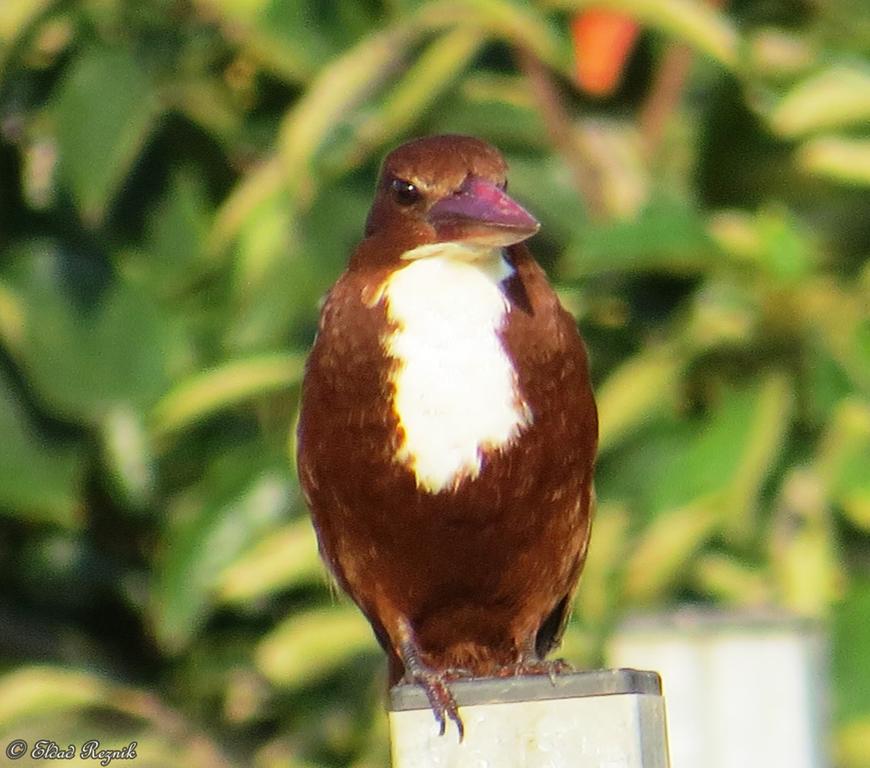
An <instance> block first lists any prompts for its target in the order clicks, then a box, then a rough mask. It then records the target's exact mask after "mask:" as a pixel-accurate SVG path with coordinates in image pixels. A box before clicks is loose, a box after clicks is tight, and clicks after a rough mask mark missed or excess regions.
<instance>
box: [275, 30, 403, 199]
mask: <svg viewBox="0 0 870 768" xmlns="http://www.w3.org/2000/svg"><path fill="white" fill-rule="evenodd" d="M415 36H416V32H415V28H414V26H413V25H412V24H409V23H404V24H397V25H394V26H392V27H388V28H387V29H385V30H383V31H381V32H377V33H374V34H371V35H369V36H368V37H366V38H365V39H364V40H363V41H362V42H360V43H358V44H357V45H356V46H354V47H353V48H351V49H350V50H349V51H347V52H346V53H344V54H342V55H341V56H339V57H338V58H336V59H334V60H333V61H331V62H330V63H329V64H328V65H327V66H325V67H324V68H323V69H322V70H321V71H320V73H319V74H318V76H317V78H316V80H315V81H314V82H313V83H312V84H311V86H310V87H309V88H308V90H307V91H306V92H305V95H304V96H303V97H302V98H301V99H299V100H298V101H297V102H296V104H295V105H294V107H293V108H292V109H291V110H290V112H289V113H288V114H287V116H286V117H285V118H284V120H283V121H282V125H281V133H280V137H279V154H280V157H281V162H282V164H283V170H284V179H285V184H286V185H287V187H288V189H289V191H290V195H291V198H293V199H294V200H295V199H297V198H301V199H302V200H307V199H310V197H311V195H312V193H313V192H314V185H315V178H314V175H313V160H314V157H315V155H316V153H317V151H318V150H319V149H320V147H322V146H323V144H324V143H325V142H326V140H327V139H328V138H329V137H330V136H331V135H332V133H333V132H334V131H335V129H336V126H337V125H339V124H341V123H342V122H343V121H344V120H346V119H347V117H348V113H349V112H350V111H351V110H352V109H353V108H354V107H355V106H356V105H357V104H358V103H359V101H360V100H362V99H363V98H364V97H365V96H367V95H368V94H370V93H372V92H373V91H374V90H375V89H376V88H377V87H378V86H380V85H381V83H382V82H383V80H384V79H385V78H386V77H387V75H388V74H389V73H390V71H391V70H392V69H393V68H394V67H395V65H396V61H397V60H399V59H400V58H401V56H402V54H403V52H404V50H405V49H406V48H407V47H408V45H409V44H410V43H411V42H412V41H413V39H414V37H415Z"/></svg>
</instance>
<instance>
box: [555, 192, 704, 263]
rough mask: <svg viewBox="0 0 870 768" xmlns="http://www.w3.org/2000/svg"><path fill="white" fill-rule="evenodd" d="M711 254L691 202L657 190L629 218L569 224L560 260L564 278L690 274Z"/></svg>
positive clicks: (701, 221) (702, 227)
mask: <svg viewBox="0 0 870 768" xmlns="http://www.w3.org/2000/svg"><path fill="white" fill-rule="evenodd" d="M714 257H715V250H714V246H713V244H712V242H711V240H710V238H709V235H708V234H707V230H706V227H705V225H704V221H703V219H702V217H701V213H700V211H699V210H698V209H697V208H696V206H695V205H694V204H692V203H690V202H688V201H686V200H680V199H678V198H675V197H673V196H671V195H669V194H667V193H664V192H659V193H657V194H654V195H653V196H652V197H651V199H650V202H649V204H648V205H647V206H646V207H645V208H644V209H643V210H642V211H641V212H640V213H639V214H638V215H637V216H636V217H635V218H633V219H630V220H628V221H615V222H611V223H607V224H603V225H592V224H591V223H588V222H586V223H584V224H583V225H582V228H575V230H574V238H573V240H572V241H571V242H570V244H569V245H568V248H567V250H566V252H565V254H564V256H563V260H562V264H563V267H564V275H565V277H566V279H568V278H580V277H587V276H589V275H594V274H600V273H608V272H630V271H631V272H633V271H637V270H642V269H647V270H662V271H668V272H677V273H686V272H688V273H694V272H699V271H702V270H705V269H706V268H707V267H708V266H709V265H710V263H711V261H712V260H713V259H714Z"/></svg>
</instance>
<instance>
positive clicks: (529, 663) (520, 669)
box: [499, 658, 574, 685]
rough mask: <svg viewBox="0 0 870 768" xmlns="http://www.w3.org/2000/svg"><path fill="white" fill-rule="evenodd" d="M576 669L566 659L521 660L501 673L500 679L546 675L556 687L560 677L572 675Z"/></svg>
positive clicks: (503, 669) (504, 668)
mask: <svg viewBox="0 0 870 768" xmlns="http://www.w3.org/2000/svg"><path fill="white" fill-rule="evenodd" d="M573 671H574V668H573V667H572V666H571V665H570V664H569V663H568V662H567V661H565V659H538V658H521V659H520V660H519V661H518V662H516V663H515V664H509V665H508V666H506V667H503V668H502V669H501V670H500V671H499V677H520V676H521V675H546V676H547V677H549V678H550V682H551V683H552V684H553V685H555V684H556V678H557V677H558V676H559V675H566V674H570V673H571V672H573Z"/></svg>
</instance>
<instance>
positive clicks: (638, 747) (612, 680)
mask: <svg viewBox="0 0 870 768" xmlns="http://www.w3.org/2000/svg"><path fill="white" fill-rule="evenodd" d="M450 690H451V691H452V692H453V695H454V697H455V699H456V702H457V704H458V705H459V711H460V714H461V715H462V720H463V723H464V724H465V739H464V740H463V741H462V742H461V743H460V742H459V739H458V734H457V730H456V728H455V726H454V725H453V724H452V723H451V724H448V729H447V732H446V733H445V735H444V736H440V735H439V733H438V727H437V725H436V723H435V719H434V717H433V716H432V712H431V711H430V709H429V705H428V703H427V701H426V696H425V694H424V693H423V691H422V690H421V689H420V688H419V687H417V686H413V685H397V686H395V687H394V688H393V689H392V690H391V691H390V712H389V716H390V733H391V739H392V754H393V768H424V767H425V768H441V767H443V768H485V767H487V766H492V767H493V768H495V767H498V768H520V767H522V768H568V766H570V767H571V768H668V766H669V761H668V741H667V731H666V727H665V704H664V699H663V698H662V695H661V680H660V679H659V676H658V674H656V673H655V672H641V671H638V670H634V669H603V670H596V671H592V672H578V673H575V674H570V675H559V676H557V677H556V678H555V679H553V680H552V681H551V680H550V678H548V677H546V676H534V677H531V676H529V677H511V678H482V679H477V680H467V681H465V680H463V681H458V682H455V683H452V684H451V685H450Z"/></svg>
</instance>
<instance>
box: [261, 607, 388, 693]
mask: <svg viewBox="0 0 870 768" xmlns="http://www.w3.org/2000/svg"><path fill="white" fill-rule="evenodd" d="M376 649H377V645H376V643H375V640H374V636H373V635H372V630H371V628H370V627H369V625H368V623H367V622H366V620H365V618H363V615H362V614H361V613H360V612H359V610H358V609H357V608H356V607H354V606H350V605H346V604H342V605H338V606H334V607H332V608H317V609H314V610H310V611H305V612H304V613H299V614H297V615H295V616H291V617H290V618H288V619H287V620H286V621H284V622H282V623H281V624H279V625H278V626H277V627H276V628H275V629H274V630H272V632H270V633H269V634H268V635H266V637H264V638H263V640H262V641H261V642H260V644H259V646H258V648H257V653H256V661H257V668H258V669H259V670H260V671H261V672H262V673H263V674H264V675H265V676H266V677H267V678H269V680H271V681H272V682H273V683H274V684H275V685H280V686H282V687H285V688H299V687H301V686H304V685H307V684H309V683H311V682H313V681H314V680H317V679H318V678H320V677H323V676H325V675H328V674H331V673H333V672H335V671H336V670H337V669H339V668H340V667H341V666H342V665H344V664H347V663H349V662H350V661H351V660H352V659H353V658H355V657H356V656H359V655H360V654H363V653H367V654H370V653H375V652H376Z"/></svg>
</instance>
